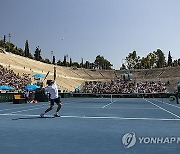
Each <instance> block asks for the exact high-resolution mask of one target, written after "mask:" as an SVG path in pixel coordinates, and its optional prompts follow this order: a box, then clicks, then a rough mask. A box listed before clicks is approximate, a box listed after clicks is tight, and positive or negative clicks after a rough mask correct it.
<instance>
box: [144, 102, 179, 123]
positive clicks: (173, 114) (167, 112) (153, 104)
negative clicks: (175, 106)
mask: <svg viewBox="0 0 180 154" xmlns="http://www.w3.org/2000/svg"><path fill="white" fill-rule="evenodd" d="M145 100H146V101H147V102H149V103H151V104H152V105H154V106H156V107H158V108H160V109H162V110H164V111H166V112H167V113H169V114H171V115H173V116H175V117H177V118H179V119H180V116H178V115H177V114H175V113H172V112H170V111H168V110H166V109H164V108H162V107H160V106H159V105H156V104H154V103H153V102H151V101H148V100H147V99H145Z"/></svg>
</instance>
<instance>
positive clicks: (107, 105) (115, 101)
mask: <svg viewBox="0 0 180 154" xmlns="http://www.w3.org/2000/svg"><path fill="white" fill-rule="evenodd" d="M115 102H116V101H113V102H111V103H109V104H107V105H105V106H103V107H102V108H105V107H107V106H109V105H111V104H113V103H115Z"/></svg>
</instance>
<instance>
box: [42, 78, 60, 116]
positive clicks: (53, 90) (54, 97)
mask: <svg viewBox="0 0 180 154" xmlns="http://www.w3.org/2000/svg"><path fill="white" fill-rule="evenodd" d="M46 84H47V86H46V87H45V90H46V91H47V92H49V94H50V107H49V108H48V109H47V110H46V111H45V112H44V113H42V114H40V117H44V115H45V114H46V113H47V112H49V111H51V110H52V109H53V107H54V103H56V104H57V105H58V107H57V110H56V113H55V114H54V117H60V115H58V112H59V110H60V109H61V106H62V104H61V100H60V97H59V96H58V88H57V85H56V81H55V80H47V82H46Z"/></svg>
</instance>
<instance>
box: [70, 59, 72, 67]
mask: <svg viewBox="0 0 180 154" xmlns="http://www.w3.org/2000/svg"><path fill="white" fill-rule="evenodd" d="M69 61H70V62H69V66H70V67H71V66H72V59H71V58H70V60H69Z"/></svg>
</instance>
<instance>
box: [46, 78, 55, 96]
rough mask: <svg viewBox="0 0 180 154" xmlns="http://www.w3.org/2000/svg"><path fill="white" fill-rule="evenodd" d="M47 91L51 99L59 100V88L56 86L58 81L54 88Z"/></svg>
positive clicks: (48, 87) (47, 88) (51, 87)
mask: <svg viewBox="0 0 180 154" xmlns="http://www.w3.org/2000/svg"><path fill="white" fill-rule="evenodd" d="M45 90H46V91H48V92H49V93H50V98H51V99H56V98H58V88H57V85H56V81H55V82H54V84H53V85H52V86H47V87H45Z"/></svg>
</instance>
